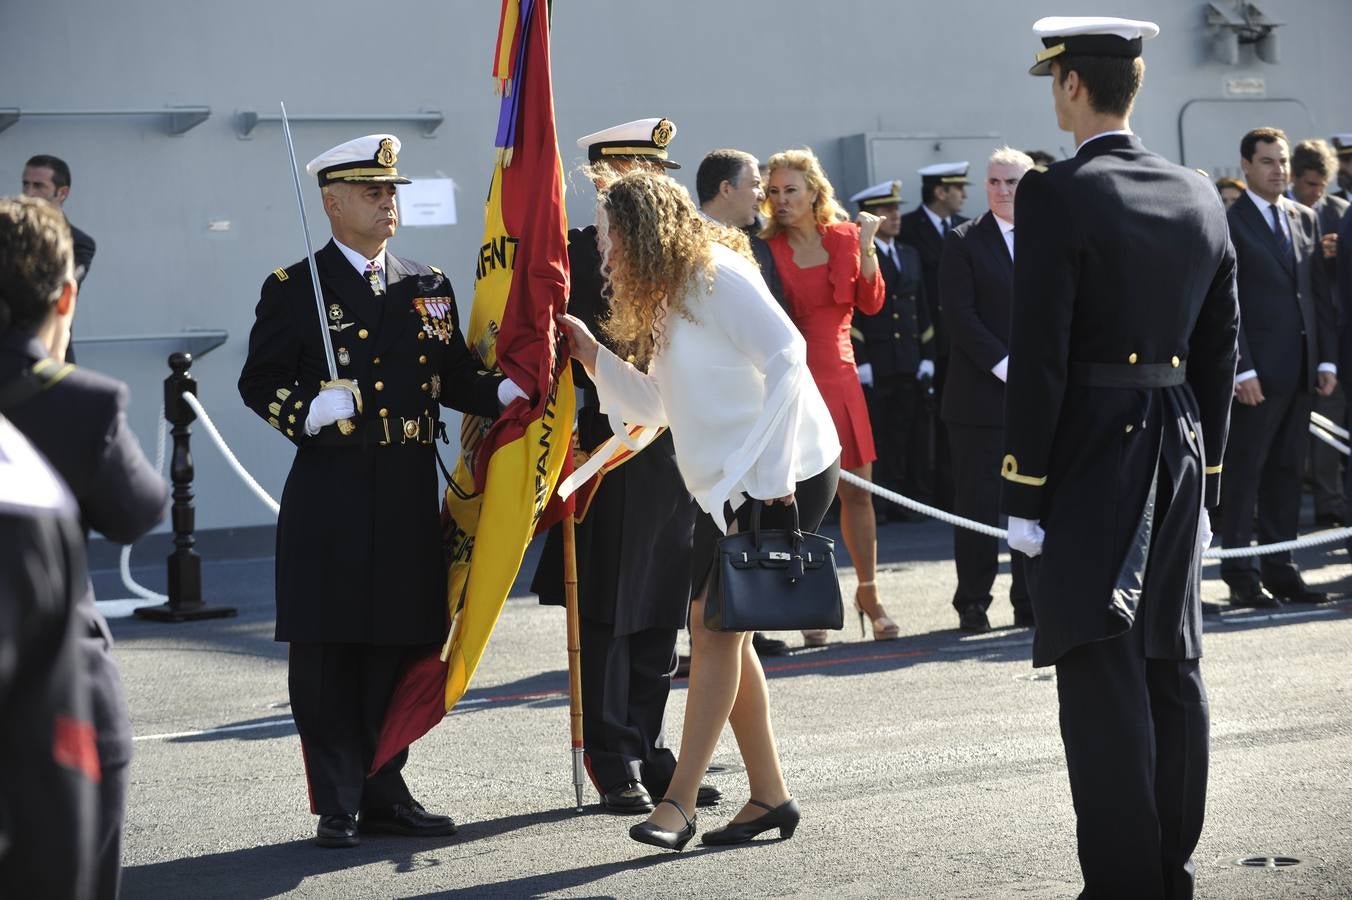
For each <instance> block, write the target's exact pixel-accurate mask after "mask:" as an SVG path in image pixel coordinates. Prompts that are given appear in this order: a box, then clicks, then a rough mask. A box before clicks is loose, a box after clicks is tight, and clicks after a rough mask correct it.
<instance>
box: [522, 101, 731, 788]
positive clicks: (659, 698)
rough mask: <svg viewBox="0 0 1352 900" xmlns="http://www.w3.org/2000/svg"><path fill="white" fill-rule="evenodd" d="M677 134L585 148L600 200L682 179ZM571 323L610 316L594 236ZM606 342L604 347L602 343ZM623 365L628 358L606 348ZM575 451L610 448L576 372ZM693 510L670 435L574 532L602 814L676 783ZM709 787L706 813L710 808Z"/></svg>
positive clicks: (573, 236)
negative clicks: (670, 736) (670, 704)
mask: <svg viewBox="0 0 1352 900" xmlns="http://www.w3.org/2000/svg"><path fill="white" fill-rule="evenodd" d="M675 134H676V126H675V125H674V124H673V123H672V122H671V121H670V120H668V119H663V118H649V119H638V120H636V121H633V122H626V123H624V124H622V125H616V126H614V127H612V128H607V129H605V130H603V131H598V132H595V133H593V134H589V135H587V136H586V137H583V138H580V139H579V140H578V142H577V144H578V147H580V148H581V149H584V150H586V151H587V159H588V160H589V162H590V163H591V164H592V167H593V181H594V182H595V183H596V186H597V188H598V189H601V188H603V187H605V186H606V185H607V184H609V183H610V181H611V180H613V179H614V178H617V177H619V176H620V175H623V174H624V173H626V172H629V171H633V170H635V169H647V170H650V171H659V172H660V171H662V170H663V169H672V168H679V166H678V164H677V163H675V162H674V161H672V160H671V159H670V157H669V154H668V152H667V146H668V145H669V144H670V143H671V140H672V138H673V137H674V136H675ZM568 263H569V267H570V268H569V271H570V273H571V275H570V277H571V284H570V287H569V296H568V312H569V313H570V314H572V315H574V316H577V317H578V318H579V319H581V320H582V321H584V322H586V323H587V327H588V328H590V329H591V330H592V332H593V333H594V334H598V335H604V334H605V332H604V329H602V328H600V326H599V324H598V323H599V322H600V321H602V320H604V318H605V317H606V315H607V314H608V312H609V309H610V306H609V300H608V298H607V297H606V296H604V294H603V293H602V290H603V288H604V286H605V279H604V277H603V275H602V272H601V263H602V260H601V250H600V245H599V243H598V234H597V228H596V226H595V225H589V226H587V227H586V228H575V229H573V230H571V231H570V232H569V233H568ZM601 339H602V340H608V338H605V337H602V338H601ZM608 346H611V349H613V350H616V352H618V353H620V354H622V355H625V356H628V355H629V354H630V353H631V352H632V351H631V350H628V349H626V348H620V347H616V346H613V345H608ZM573 379H574V384H575V385H576V386H577V405H578V414H577V441H578V447H579V449H580V451H581V452H583V453H592V452H595V451H596V450H597V449H598V448H599V447H600V446H601V445H602V444H603V443H604V442H605V441H606V440H608V439H609V438H610V437H611V436H612V433H613V432H612V431H611V427H610V420H609V418H608V417H607V416H606V415H605V414H604V413H603V412H602V411H601V408H600V406H599V404H598V401H597V396H596V388H595V386H594V385H593V384H592V381H591V379H590V378H588V377H587V375H586V373H585V372H584V371H583V368H582V365H581V364H580V363H576V362H575V364H574V365H573ZM698 514H699V508H698V506H697V505H696V503H695V500H694V498H693V497H691V496H690V492H689V491H688V490H686V487H685V482H684V481H683V480H682V479H681V473H680V471H679V469H677V467H676V447H675V444H674V443H673V442H672V438H671V433H670V432H665V433H663V434H662V435H661V436H660V437H658V438H657V439H656V440H654V441H653V442H652V443H651V444H650V445H649V446H647V447H646V448H645V449H644V450H643V452H642V453H639V454H637V455H635V456H634V458H633V459H631V460H629V461H627V462H626V463H625V464H624V465H622V466H620V467H619V468H617V469H615V470H614V471H612V472H609V473H607V474H606V475H605V477H604V478H603V479H602V480H601V483H600V485H599V486H597V488H596V491H595V493H594V494H593V495H592V498H591V502H590V506H589V507H588V508H587V510H586V513H585V516H584V517H583V518H582V520H581V521H580V522H578V524H577V528H576V541H577V542H576V553H577V582H578V584H577V589H578V620H579V625H580V628H581V651H582V652H581V663H582V740H583V744H584V749H585V750H586V762H587V771H588V774H589V775H590V776H591V779H592V783H593V784H594V785H595V787H596V789H597V792H598V793H599V794H600V795H601V805H602V806H603V807H604V808H605V809H606V810H608V811H610V812H612V813H617V814H621V815H631V814H644V813H649V812H652V809H653V798H654V797H659V798H660V797H661V796H662V795H663V794H665V793H666V790H667V787H668V785H669V784H670V782H671V776H672V774H673V773H674V772H675V771H676V756H675V754H674V753H672V752H671V748H669V747H668V746H667V743H666V736H665V722H664V720H665V716H666V708H667V697H668V696H669V695H670V692H671V679H672V674H673V672H674V671H675V669H676V637H677V634H678V633H679V632H680V630H681V629H682V628H684V627H685V620H686V614H687V611H688V609H689V605H690V594H691V560H692V550H691V548H692V542H693V536H694V533H695V522H696V516H697V515H698ZM531 590H532V591H534V592H535V593H536V594H538V595H539V596H540V602H541V603H545V604H550V605H557V606H562V605H563V602H564V589H563V549H562V529H561V528H560V527H558V526H555V527H554V528H552V529H550V532H549V535H548V537H547V538H546V539H545V546H544V550H543V551H542V552H541V554H540V563H539V566H538V568H537V569H536V571H535V577H534V579H533V580H532V582H531ZM718 797H719V793H718V791H717V790H716V789H715V788H713V787H712V785H710V786H707V787H702V788H700V796H699V803H700V805H701V806H704V805H708V804H710V803H716V802H717V800H718Z"/></svg>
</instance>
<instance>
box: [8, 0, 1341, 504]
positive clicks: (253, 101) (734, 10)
mask: <svg viewBox="0 0 1352 900" xmlns="http://www.w3.org/2000/svg"><path fill="white" fill-rule="evenodd" d="M1260 5H1261V6H1262V7H1263V8H1264V9H1265V10H1266V11H1267V12H1269V13H1270V14H1272V15H1273V16H1275V17H1276V18H1278V19H1285V20H1286V21H1287V22H1288V23H1289V24H1287V25H1286V26H1285V27H1284V28H1282V29H1281V40H1282V53H1283V58H1284V60H1285V61H1284V62H1283V63H1282V64H1281V65H1275V66H1274V65H1266V64H1263V63H1259V62H1257V61H1256V60H1254V59H1253V57H1252V53H1251V51H1250V50H1248V49H1245V50H1243V51H1242V56H1241V63H1240V65H1238V66H1234V67H1227V66H1220V65H1217V64H1214V63H1210V62H1208V61H1207V59H1206V55H1205V53H1206V43H1205V42H1206V39H1207V30H1206V28H1205V27H1204V25H1203V18H1202V16H1203V14H1202V9H1203V4H1202V3H1201V2H1194V0H1182V2H1169V0H1117V2H1103V0H1092V2H1083V0H1077V2H1075V3H1071V4H1065V3H1063V4H1041V3H1038V4H1034V3H1027V2H1020V3H1010V2H1003V0H999V2H998V0H951V2H947V3H924V4H922V3H905V2H894V3H862V2H857V0H835V2H827V3H822V2H817V3H808V2H801V0H773V2H772V0H754V2H752V0H737V2H733V0H679V2H674V3H672V2H668V3H656V2H620V0H610V2H606V0H557V2H556V3H555V16H554V18H555V24H554V38H553V42H554V84H555V97H556V104H557V110H558V123H559V134H560V136H561V139H562V145H563V148H564V158H565V160H567V161H569V162H581V160H582V157H581V155H580V154H579V153H578V152H577V151H576V149H575V148H574V147H573V144H572V141H573V139H574V138H575V137H576V136H578V135H581V134H584V133H587V132H589V131H592V130H595V129H597V128H601V127H604V126H607V125H611V124H615V123H617V122H621V121H625V120H628V119H632V118H639V117H642V116H648V115H665V116H668V117H670V118H671V119H673V120H674V121H675V122H676V123H677V125H678V126H679V130H680V133H679V134H678V136H677V137H676V140H675V142H674V143H673V145H672V150H673V152H674V156H675V158H677V159H680V160H684V161H685V162H686V163H687V166H686V168H685V169H684V170H683V171H682V172H680V173H678V176H679V177H680V178H681V180H682V181H684V182H685V183H686V184H687V186H690V187H692V188H693V182H694V168H695V165H696V164H697V163H698V161H699V159H700V157H701V156H702V155H703V153H704V152H706V151H707V150H709V149H712V148H714V147H720V146H737V147H742V148H744V149H747V150H750V151H751V152H753V153H756V154H758V155H760V156H761V157H762V158H764V157H765V156H768V155H769V154H770V153H771V152H773V151H775V150H778V149H782V148H784V147H787V146H800V145H804V144H807V145H811V146H812V147H814V148H815V149H816V150H817V151H818V153H819V154H820V155H821V156H822V158H823V160H824V162H825V163H826V165H827V168H828V170H829V172H830V174H831V175H832V177H833V179H835V181H836V184H837V187H838V188H839V189H840V191H841V193H848V192H849V191H851V190H853V189H856V188H858V187H860V186H862V185H865V184H869V183H872V182H873V181H876V180H882V179H884V178H891V177H900V178H902V179H903V181H904V182H905V193H906V194H907V196H908V197H912V198H913V197H914V196H915V195H916V188H917V185H916V178H915V177H914V173H913V172H911V171H904V170H903V171H897V167H904V166H907V165H912V166H913V165H919V164H922V163H923V162H927V161H933V160H936V159H941V158H954V157H956V156H958V155H959V154H961V155H962V156H967V157H969V158H971V159H972V160H973V162H976V163H978V167H977V168H978V176H979V174H980V172H979V168H980V167H979V163H980V160H981V159H982V158H983V156H984V154H985V153H986V152H988V150H989V149H990V148H992V147H993V146H994V144H996V143H999V142H1008V143H1010V144H1013V145H1014V146H1018V147H1023V148H1028V147H1037V148H1045V149H1048V150H1051V151H1053V152H1057V153H1058V155H1061V154H1064V153H1069V152H1071V151H1073V146H1072V142H1071V139H1070V138H1069V136H1068V135H1064V134H1061V133H1059V132H1058V131H1057V130H1056V128H1055V122H1054V119H1053V116H1052V113H1051V109H1050V99H1049V97H1048V81H1047V80H1046V79H1033V78H1029V77H1027V76H1026V75H1024V72H1025V70H1026V69H1027V67H1028V65H1029V64H1030V63H1031V59H1032V55H1033V52H1034V51H1035V49H1037V44H1036V42H1035V41H1034V39H1033V38H1032V36H1031V33H1030V31H1029V26H1030V24H1031V22H1032V21H1033V20H1034V19H1035V18H1037V17H1038V16H1039V15H1043V14H1046V13H1052V12H1074V13H1076V14H1094V13H1102V14H1115V15H1124V16H1132V17H1139V18H1149V19H1153V20H1155V21H1157V22H1159V23H1160V25H1161V27H1162V29H1163V34H1162V37H1160V38H1159V39H1157V40H1155V41H1153V42H1151V43H1149V44H1148V45H1147V52H1146V58H1147V62H1148V66H1149V68H1148V72H1147V76H1146V87H1145V91H1144V95H1143V98H1142V100H1141V102H1140V104H1139V106H1138V110H1137V114H1136V116H1135V117H1134V119H1133V126H1134V127H1135V129H1136V131H1137V132H1138V133H1140V134H1141V135H1142V136H1143V138H1144V139H1145V141H1146V143H1147V144H1148V145H1149V146H1151V147H1153V148H1155V149H1156V150H1158V151H1160V152H1162V153H1164V154H1165V155H1166V156H1169V157H1171V158H1173V159H1178V158H1179V154H1180V146H1179V144H1180V141H1179V121H1180V111H1181V110H1183V109H1184V107H1185V105H1187V104H1188V103H1189V101H1193V100H1206V101H1217V100H1223V99H1224V97H1225V94H1224V82H1225V79H1226V78H1230V77H1235V76H1244V75H1258V76H1262V77H1263V78H1264V79H1266V88H1267V91H1266V93H1267V96H1268V97H1273V98H1282V97H1290V98H1297V99H1298V100H1299V104H1295V103H1273V102H1270V101H1269V102H1262V103H1239V102H1236V101H1233V100H1231V101H1227V102H1226V103H1223V104H1222V103H1215V102H1208V103H1198V104H1193V105H1191V106H1188V107H1187V110H1188V111H1187V113H1186V114H1185V116H1184V131H1185V133H1186V136H1187V138H1186V139H1187V159H1186V161H1187V162H1188V164H1190V165H1195V166H1202V167H1205V168H1207V169H1208V170H1210V171H1212V172H1213V174H1220V173H1221V172H1222V171H1223V170H1225V169H1227V168H1233V167H1235V166H1237V162H1236V157H1237V151H1236V149H1235V148H1236V147H1237V145H1238V140H1239V136H1240V134H1242V132H1243V131H1244V130H1245V129H1247V128H1248V127H1251V126H1253V125H1257V124H1267V123H1269V122H1273V121H1275V122H1276V123H1277V124H1281V125H1285V126H1286V127H1288V128H1290V129H1291V132H1292V136H1293V138H1301V137H1306V136H1310V135H1318V136H1327V135H1328V134H1329V133H1331V132H1333V131H1345V130H1349V129H1352V104H1350V103H1349V102H1348V97H1347V85H1348V84H1349V83H1352V62H1349V57H1348V55H1347V53H1346V38H1347V35H1348V34H1352V3H1348V2H1347V0H1260ZM498 6H499V4H498V3H497V2H496V0H478V2H467V0H458V2H433V0H421V2H392V3H386V4H377V5H375V6H372V5H371V4H358V3H350V2H330V3H324V4H320V3H300V2H268V3H265V2H259V0H236V2H232V3H211V4H207V3H169V2H154V0H121V2H118V3H93V2H83V3H81V2H73V0H45V2H42V3H37V2H28V0H4V2H3V3H0V34H3V35H4V36H5V45H6V47H5V52H4V53H3V54H0V108H5V107H18V108H20V109H41V108H47V109H75V108H84V109H113V108H119V107H122V108H136V107H143V108H144V107H149V108H158V107H161V106H166V105H199V104H201V105H207V106H210V108H211V117H210V118H209V119H208V120H207V121H206V122H204V123H203V124H201V125H198V126H197V127H195V128H193V129H191V130H190V131H188V132H186V133H185V134H181V135H176V136H170V135H168V134H166V129H165V124H164V121H163V120H161V119H155V118H146V117H140V118H34V117H25V118H21V119H20V120H19V121H18V122H17V123H16V124H14V125H13V126H12V127H10V128H8V129H7V130H5V131H3V132H0V176H3V177H4V178H10V179H12V181H11V182H10V183H11V184H12V185H13V188H12V189H13V190H14V191H17V190H18V180H19V172H20V169H21V166H22V163H23V161H24V159H26V158H27V157H28V156H29V155H30V154H32V153H37V152H47V153H55V154H57V155H59V156H62V157H64V158H65V159H67V160H68V161H69V162H70V164H71V166H72V168H73V170H74V179H75V184H74V192H73V195H72V199H71V201H70V202H69V204H68V206H67V210H68V213H69V215H70V217H71V219H72V221H74V222H75V223H76V224H78V225H80V226H81V227H83V228H84V229H86V230H87V231H89V232H90V233H92V234H93V235H94V237H95V238H96V239H97V241H98V248H99V249H98V256H97V257H96V260H95V263H94V267H93V269H92V274H91V275H90V277H89V279H88V281H87V282H86V284H85V291H84V293H83V295H82V297H81V306H80V309H79V314H78V318H77V322H76V333H77V337H84V338H93V337H106V336H120V335H145V334H152V333H162V332H166V331H168V332H176V331H180V330H182V329H188V328H221V329H225V330H227V331H229V333H230V340H229V341H228V342H227V343H226V344H225V345H224V346H223V347H221V348H220V349H218V350H216V351H214V352H213V353H211V354H210V355H208V356H206V357H204V358H203V359H202V360H201V361H200V362H199V363H198V364H197V365H196V366H195V367H194V371H195V373H196V374H197V376H198V378H199V379H200V381H201V398H202V400H203V402H204V404H205V405H206V407H207V409H208V410H209V411H210V412H211V413H212V415H213V416H214V418H215V419H216V421H217V423H218V424H219V425H220V427H221V429H222V431H223V432H224V433H225V435H226V437H227V440H229V441H230V443H231V444H232V445H233V446H234V448H235V450H236V451H237V453H238V454H239V456H240V458H241V460H242V461H243V462H244V464H245V465H246V466H247V467H248V468H249V469H250V470H251V471H252V472H253V473H254V474H255V475H256V476H257V477H258V478H259V480H260V481H261V482H262V483H263V484H264V485H265V486H266V487H268V488H269V489H270V490H271V491H272V492H273V493H274V495H278V494H280V491H281V488H282V484H283V481H284V479H285V475H286V471H287V468H288V466H289V463H290V459H291V455H292V453H291V448H290V446H289V445H288V444H286V443H285V442H284V441H283V440H281V439H279V438H278V437H277V436H276V435H275V434H273V433H272V430H271V429H270V428H268V427H267V425H266V424H264V423H263V422H261V421H259V420H258V419H257V418H256V417H255V416H254V415H253V414H252V413H250V412H248V411H246V410H245V409H244V408H243V406H242V405H241V404H240V401H239V397H238V395H237V393H236V391H235V386H234V385H235V379H236V377H237V375H238V372H239V368H240V365H241V363H242V361H243V358H244V352H245V342H246V338H247V335H248V330H249V326H250V323H251V321H252V318H253V307H254V304H255V302H256V301H257V297H258V287H259V285H260V284H261V282H262V280H263V278H264V277H265V276H266V275H267V274H268V273H269V272H270V271H271V270H272V269H273V268H275V267H277V266H282V265H287V264H289V263H291V262H294V261H295V260H297V259H299V258H300V257H301V254H302V253H303V248H302V244H301V239H300V235H299V231H298V226H297V220H296V210H295V203H294V199H293V193H292V187H291V183H290V176H289V174H288V172H287V169H286V164H285V155H284V154H285V150H284V145H283V142H282V137H281V133H280V130H279V128H278V127H277V126H276V125H275V124H262V125H260V126H259V127H258V128H257V129H256V130H255V131H254V132H253V134H252V136H251V137H250V138H249V139H247V140H242V139H240V138H239V137H238V134H237V130H236V128H235V122H234V114H235V113H236V112H237V111H239V110H254V111H258V112H261V113H271V112H275V110H276V107H277V101H278V100H279V99H280V100H285V101H286V103H287V108H288V110H289V111H290V112H291V113H292V114H293V115H297V114H305V113H344V112H356V113H374V114H379V115H377V116H376V117H374V118H372V119H370V120H369V121H362V122H353V123H350V124H322V125H319V124H309V125H305V124H302V125H298V126H297V128H296V140H297V144H298V152H299V153H300V155H301V161H302V163H303V162H304V161H305V160H307V159H308V158H309V157H310V156H312V155H315V154H317V153H319V152H320V151H322V150H324V149H326V148H327V147H329V146H331V145H333V144H336V143H338V142H340V141H342V140H345V139H347V138H349V137H352V136H356V135H359V134H365V133H368V132H371V131H377V130H392V131H395V132H396V133H398V134H400V136H401V137H402V138H403V141H404V149H403V152H402V154H401V157H400V161H399V167H400V169H401V170H402V171H405V172H407V173H409V174H411V175H413V176H415V177H417V176H419V175H422V176H428V175H433V174H436V173H444V174H446V175H449V176H450V177H452V178H454V179H455V180H456V181H457V182H458V184H459V185H460V188H461V190H460V193H459V197H458V205H459V215H460V221H461V224H459V225H456V226H450V227H443V228H425V229H404V230H403V231H402V232H401V233H400V234H399V235H398V237H397V238H396V239H395V241H394V243H393V245H392V246H393V248H394V249H395V250H396V252H398V253H400V254H402V255H405V256H409V257H412V258H415V259H420V260H423V261H426V262H431V263H435V264H438V265H440V266H442V267H443V268H445V269H446V270H447V272H448V273H449V274H450V275H451V277H452V281H453V282H454V284H455V286H456V288H457V290H458V291H459V295H460V299H461V304H462V309H463V310H464V311H467V310H468V304H469V300H470V298H471V296H472V292H473V285H472V278H473V271H474V258H475V251H476V248H477V246H478V243H479V237H480V231H481V203H482V198H483V196H484V193H485V191H486V188H487V182H488V176H489V173H490V167H491V164H492V137H493V133H494V128H495V124H496V116H497V101H496V98H495V97H494V96H493V93H492V90H491V85H490V81H489V78H488V73H489V68H490V59H491V54H492V43H493V38H494V36H495V33H496V28H497V11H498ZM425 108H427V109H439V110H442V111H443V112H444V113H445V116H446V121H445V124H443V125H442V126H441V128H440V129H439V130H438V131H437V132H436V134H435V136H434V137H431V138H424V137H421V136H419V130H418V128H417V127H415V126H411V125H408V124H401V123H399V122H398V121H395V120H393V119H385V118H380V115H385V116H390V115H396V116H397V115H398V114H402V113H410V112H416V111H418V110H420V109H425ZM860 135H866V136H868V137H859V136H860ZM988 135H989V137H987V136H988ZM851 136H854V137H853V138H851ZM955 136H978V137H977V138H975V139H969V140H961V141H959V140H955V139H954V138H955ZM864 143H868V144H871V145H872V146H873V147H874V148H875V152H874V154H873V157H872V158H873V160H874V161H875V163H876V165H878V166H879V167H880V168H879V169H878V170H877V171H862V169H863V168H864V167H865V165H866V164H865V163H862V162H858V161H855V160H857V159H858V158H864V157H859V156H858V155H857V154H855V153H852V152H851V151H850V149H849V148H850V147H852V146H853V147H856V148H857V147H858V146H860V145H861V144H864ZM936 143H937V144H939V148H938V149H935V144H936ZM847 159H848V160H851V161H850V162H847ZM881 167H887V168H886V169H885V170H884V169H883V168H881ZM978 181H979V177H978ZM317 199H318V198H317V192H315V191H313V190H311V191H310V194H309V202H310V203H311V205H310V212H311V216H312V225H314V226H315V227H316V232H317V233H316V235H315V237H316V239H317V240H319V241H322V240H324V239H326V238H327V234H326V232H325V229H324V227H323V226H324V222H323V218H322V215H321V212H320V207H319V204H318V202H317ZM591 202H592V194H591V189H590V186H589V185H587V184H586V183H585V182H582V181H579V182H578V183H577V189H576V190H574V191H573V192H572V193H571V194H570V196H569V201H568V210H569V214H570V216H571V217H572V220H573V221H574V222H575V223H586V222H588V221H590V220H591ZM984 207H985V203H984V197H983V196H982V190H981V188H980V186H979V184H978V185H975V186H974V189H973V193H972V196H971V199H970V200H969V206H968V210H967V211H968V212H973V211H979V210H980V209H983V208H984ZM213 220H217V221H219V220H228V221H229V223H230V227H229V230H228V231H209V230H208V223H209V222H211V221H213ZM316 220H317V221H316ZM138 346H139V349H135V348H136V347H138ZM81 352H82V353H83V356H82V361H84V362H85V363H86V364H89V365H93V366H95V367H98V368H102V369H105V370H107V371H109V372H111V373H112V374H115V375H117V376H118V377H121V378H123V379H125V380H127V381H128V382H130V383H131V384H132V386H133V390H134V391H135V400H134V405H133V409H132V417H133V424H134V425H135V427H136V429H137V431H138V433H139V434H140V435H141V436H142V440H143V442H144V443H145V445H146V446H147V448H149V449H150V450H151V451H152V452H153V448H152V447H151V444H152V443H153V438H154V433H155V426H154V417H155V411H156V407H157V405H158V393H159V381H160V379H161V378H162V377H163V375H164V374H165V373H166V372H167V369H166V368H165V365H164V359H163V348H162V347H160V348H158V349H147V345H144V344H142V345H135V344H133V345H118V348H117V349H109V347H108V346H104V347H97V346H94V345H85V348H84V349H83V350H82V351H81ZM201 432H202V429H200V428H198V429H197V433H198V435H199V437H198V438H197V440H196V447H197V453H196V459H197V470H198V485H197V488H198V494H197V496H198V524H199V526H200V527H203V528H216V527H225V526H235V525H249V524H258V523H263V522H266V521H269V518H270V517H269V515H268V513H267V511H266V510H265V509H264V508H263V507H262V506H261V505H260V504H258V503H257V502H256V501H255V500H254V499H253V498H252V496H251V495H249V494H248V493H247V492H246V491H245V490H244V489H242V487H241V485H240V484H239V483H238V481H237V480H236V478H235V476H234V475H233V474H232V473H230V472H229V471H227V470H226V468H225V465H224V463H223V462H222V461H220V459H219V457H218V456H217V454H216V451H215V450H214V449H213V448H211V447H210V446H208V445H207V444H208V440H207V438H206V437H205V435H202V433H201Z"/></svg>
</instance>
